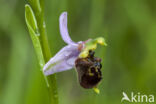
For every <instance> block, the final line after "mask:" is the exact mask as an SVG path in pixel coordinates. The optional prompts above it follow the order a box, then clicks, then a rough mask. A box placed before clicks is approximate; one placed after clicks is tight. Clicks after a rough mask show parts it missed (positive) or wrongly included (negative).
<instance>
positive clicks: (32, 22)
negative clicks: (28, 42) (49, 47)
mask: <svg viewBox="0 0 156 104" xmlns="http://www.w3.org/2000/svg"><path fill="white" fill-rule="evenodd" d="M25 20H26V24H27V27H28V30H29V33H30V36H31V39H32V42H33V45H34V48H35V51H36V54H37V58H38V60H39V64H40V66H41V68H43V66H44V64H45V61H44V57H43V52H42V48H41V44H40V41H39V34H40V33H39V31H38V26H37V21H36V18H35V15H34V13H33V11H32V9H31V7H30V5H28V4H26V5H25Z"/></svg>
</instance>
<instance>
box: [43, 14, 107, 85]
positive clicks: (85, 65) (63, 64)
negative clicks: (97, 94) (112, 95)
mask: <svg viewBox="0 0 156 104" xmlns="http://www.w3.org/2000/svg"><path fill="white" fill-rule="evenodd" d="M59 26H60V33H61V36H62V39H63V40H64V42H65V43H67V44H68V45H66V46H65V47H63V48H62V49H61V50H60V51H59V52H58V53H57V54H56V55H55V56H54V57H52V58H51V59H50V60H49V61H48V62H47V63H46V65H45V66H44V68H43V70H44V74H45V75H50V74H54V73H56V72H62V71H66V70H70V69H73V68H74V67H76V69H77V72H78V76H79V81H80V84H81V86H82V87H84V88H93V87H95V86H96V85H97V83H98V82H99V81H100V80H101V71H100V69H101V59H99V58H96V57H94V51H93V50H95V49H96V47H97V44H101V45H106V43H105V41H104V38H102V37H100V38H96V39H89V40H87V41H79V42H74V41H72V40H71V38H70V36H69V34H68V29H67V12H63V13H62V14H61V16H60V18H59ZM88 60H89V61H88ZM96 80H98V81H96ZM90 83H91V84H90ZM88 84H90V85H88Z"/></svg>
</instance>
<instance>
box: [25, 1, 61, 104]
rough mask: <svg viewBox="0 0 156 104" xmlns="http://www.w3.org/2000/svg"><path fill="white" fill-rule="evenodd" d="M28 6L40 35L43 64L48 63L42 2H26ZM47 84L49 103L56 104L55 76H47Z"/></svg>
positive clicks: (49, 54) (47, 46) (48, 54)
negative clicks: (30, 8)
mask: <svg viewBox="0 0 156 104" xmlns="http://www.w3.org/2000/svg"><path fill="white" fill-rule="evenodd" d="M28 1H29V4H30V5H31V7H32V9H33V11H34V14H35V17H36V20H37V26H38V30H36V31H38V32H39V33H40V36H39V40H40V44H41V47H42V52H43V57H44V61H45V63H46V62H47V61H49V59H50V58H51V52H50V48H49V45H48V40H47V32H46V24H45V21H44V0H40V1H39V0H28ZM45 79H47V81H48V83H49V87H48V88H49V95H50V102H51V104H58V93H57V83H56V75H55V74H53V75H50V76H47V78H45Z"/></svg>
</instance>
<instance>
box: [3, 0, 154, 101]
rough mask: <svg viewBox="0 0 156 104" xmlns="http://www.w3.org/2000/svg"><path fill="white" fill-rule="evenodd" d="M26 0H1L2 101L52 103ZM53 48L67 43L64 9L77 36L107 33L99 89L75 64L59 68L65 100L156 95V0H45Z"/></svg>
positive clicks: (98, 52) (61, 94) (100, 51)
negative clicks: (85, 81) (83, 83)
mask: <svg viewBox="0 0 156 104" xmlns="http://www.w3.org/2000/svg"><path fill="white" fill-rule="evenodd" d="M25 3H27V2H26V1H24V0H0V104H48V92H47V88H46V85H45V82H44V79H43V76H42V74H41V72H40V68H39V65H38V63H37V58H36V55H35V51H34V48H33V45H32V41H31V39H30V37H29V33H28V29H27V27H26V24H25V19H24V11H25V10H24V5H25ZM45 3H46V4H45V5H46V6H45V18H46V24H47V33H48V40H49V43H50V48H51V53H52V55H54V54H55V53H56V52H58V51H59V50H60V49H61V48H62V47H63V46H65V45H66V44H65V43H64V42H63V40H62V39H61V36H60V33H59V21H58V19H59V15H60V14H61V13H62V12H63V11H67V12H68V28H69V33H70V36H71V37H72V39H73V40H74V41H80V40H87V39H88V38H95V37H99V36H103V37H105V39H106V42H107V44H108V46H107V47H100V48H99V47H98V49H97V50H96V56H99V57H101V58H102V59H103V62H102V64H103V68H102V73H103V80H102V82H101V84H100V85H99V89H100V90H101V92H100V94H99V95H97V94H96V93H95V92H94V91H93V90H85V89H83V88H81V87H80V85H79V83H78V80H77V73H76V72H75V70H69V71H66V72H61V73H58V74H57V83H58V93H59V102H60V104H120V103H121V98H122V92H123V91H124V92H126V93H127V94H128V95H130V93H131V92H132V91H133V92H135V93H138V92H140V93H141V94H146V95H149V94H153V95H156V0H45Z"/></svg>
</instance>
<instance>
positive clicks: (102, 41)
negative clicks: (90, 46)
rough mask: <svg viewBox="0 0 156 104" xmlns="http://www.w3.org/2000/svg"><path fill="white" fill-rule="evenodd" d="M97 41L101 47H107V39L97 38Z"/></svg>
mask: <svg viewBox="0 0 156 104" xmlns="http://www.w3.org/2000/svg"><path fill="white" fill-rule="evenodd" d="M96 41H97V43H99V44H100V45H105V46H107V44H106V42H105V39H104V38H103V37H99V38H96Z"/></svg>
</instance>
